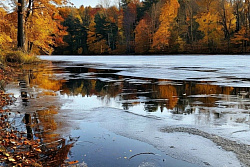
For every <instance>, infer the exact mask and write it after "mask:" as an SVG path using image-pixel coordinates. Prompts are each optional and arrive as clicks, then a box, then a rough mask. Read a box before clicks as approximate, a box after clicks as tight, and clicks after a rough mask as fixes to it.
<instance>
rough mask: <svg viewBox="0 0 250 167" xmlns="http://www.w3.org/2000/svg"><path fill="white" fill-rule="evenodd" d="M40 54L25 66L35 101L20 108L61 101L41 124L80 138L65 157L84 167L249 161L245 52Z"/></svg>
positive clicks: (249, 84)
mask: <svg viewBox="0 0 250 167" xmlns="http://www.w3.org/2000/svg"><path fill="white" fill-rule="evenodd" d="M41 58H42V59H44V60H50V61H52V63H49V64H48V65H46V66H42V67H32V68H31V70H32V71H33V72H30V71H31V70H27V71H29V72H28V75H29V77H28V78H30V80H29V83H30V84H29V85H30V89H29V91H30V92H29V94H30V96H32V97H36V96H37V97H38V98H35V99H34V101H33V102H32V104H33V105H26V106H22V107H21V108H22V110H23V111H24V112H26V111H27V112H29V111H30V110H33V111H34V110H37V111H39V112H40V113H39V112H38V115H39V114H41V109H36V108H39V106H47V108H51V106H53V107H54V108H55V106H60V107H56V108H58V113H57V114H55V115H54V116H53V118H54V119H53V121H52V120H48V121H47V120H46V119H44V120H43V121H45V123H46V121H47V123H48V124H51V122H53V123H54V122H56V123H55V124H57V125H58V126H57V128H54V129H53V128H50V131H49V133H56V134H59V135H60V136H64V137H65V136H67V135H70V136H79V137H80V138H79V140H78V141H77V143H76V144H75V145H74V146H73V147H72V149H71V154H69V155H68V156H69V159H70V160H78V161H79V162H83V161H84V162H85V163H87V164H88V166H169V167H171V166H172V167H177V166H192V167H193V166H214V167H217V166H227V167H229V166H230V167H235V166H248V165H250V162H249V158H248V157H249V156H250V153H248V152H247V151H248V150H249V149H250V148H249V145H250V139H249V135H250V119H249V112H250V99H249V91H250V74H249V73H250V56H248V55H233V56H232V55H219V56H218V55H216V56H215V55H214V56H212V55H211V56H203V55H202V56H187V55H185V56H181V55H179V56H41ZM11 89H12V91H14V90H15V89H16V88H11ZM16 92H17V93H16V96H18V90H16ZM41 93H43V96H39V94H41ZM36 94H38V95H36ZM51 95H53V96H51ZM28 104H31V102H29V103H28ZM20 105H22V104H21V101H20ZM16 108H17V109H20V106H16ZM14 109H15V108H14ZM59 125H60V126H59ZM44 127H46V126H44ZM51 129H53V130H51ZM218 157H219V158H218Z"/></svg>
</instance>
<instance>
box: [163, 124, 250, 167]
mask: <svg viewBox="0 0 250 167" xmlns="http://www.w3.org/2000/svg"><path fill="white" fill-rule="evenodd" d="M161 131H162V132H167V133H175V132H182V133H189V134H192V135H197V136H202V137H204V138H206V139H209V140H211V141H213V142H214V143H215V144H216V145H218V146H219V147H221V148H222V149H224V150H226V151H232V152H234V153H235V154H236V155H237V157H238V158H239V160H240V161H241V162H242V163H243V164H244V165H245V166H250V145H247V144H243V143H237V142H236V141H232V140H229V139H225V138H223V137H220V136H218V135H215V134H209V133H206V132H203V131H201V130H199V129H195V128H185V127H165V128H162V129H161Z"/></svg>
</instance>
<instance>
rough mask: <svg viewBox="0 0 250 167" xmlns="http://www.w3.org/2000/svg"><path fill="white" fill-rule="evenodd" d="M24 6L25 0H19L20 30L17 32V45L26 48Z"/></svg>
mask: <svg viewBox="0 0 250 167" xmlns="http://www.w3.org/2000/svg"><path fill="white" fill-rule="evenodd" d="M23 7H24V0H18V10H17V13H18V32H17V47H18V48H21V49H23V48H24V33H23Z"/></svg>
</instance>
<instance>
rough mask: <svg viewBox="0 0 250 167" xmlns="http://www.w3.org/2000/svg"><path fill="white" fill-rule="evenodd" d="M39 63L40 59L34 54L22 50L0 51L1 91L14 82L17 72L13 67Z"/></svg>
mask: <svg viewBox="0 0 250 167" xmlns="http://www.w3.org/2000/svg"><path fill="white" fill-rule="evenodd" d="M36 62H39V58H38V57H37V56H35V55H34V54H30V53H26V52H23V51H21V50H1V49H0V90H3V89H4V87H5V85H6V84H7V83H8V82H9V81H11V80H13V77H14V75H15V70H14V69H13V68H12V67H13V66H19V65H22V64H30V63H36Z"/></svg>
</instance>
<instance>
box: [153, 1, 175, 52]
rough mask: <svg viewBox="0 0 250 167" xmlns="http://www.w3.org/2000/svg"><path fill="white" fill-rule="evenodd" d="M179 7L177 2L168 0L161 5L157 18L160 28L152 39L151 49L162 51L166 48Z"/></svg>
mask: <svg viewBox="0 0 250 167" xmlns="http://www.w3.org/2000/svg"><path fill="white" fill-rule="evenodd" d="M179 7H180V4H179V3H178V0H169V1H167V2H166V3H165V4H164V5H163V7H162V9H161V14H160V18H159V20H160V26H159V29H158V30H157V31H156V33H155V34H154V37H153V45H152V47H153V48H155V50H158V51H164V50H166V48H167V47H168V45H169V38H170V35H171V32H170V28H171V25H172V23H173V22H174V19H175V17H176V16H177V14H178V8H179Z"/></svg>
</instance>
